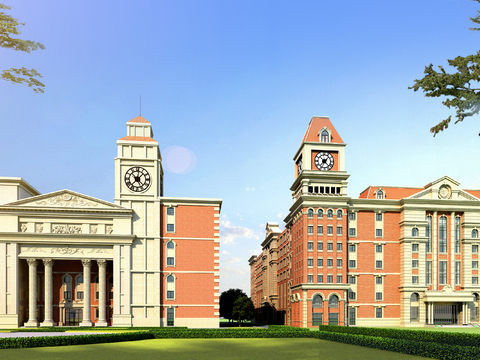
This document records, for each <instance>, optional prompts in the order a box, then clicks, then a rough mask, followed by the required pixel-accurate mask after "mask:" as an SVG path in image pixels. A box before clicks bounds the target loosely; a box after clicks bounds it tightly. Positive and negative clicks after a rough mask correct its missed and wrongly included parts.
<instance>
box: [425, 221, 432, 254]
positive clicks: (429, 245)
mask: <svg viewBox="0 0 480 360" xmlns="http://www.w3.org/2000/svg"><path fill="white" fill-rule="evenodd" d="M431 228H432V217H431V216H430V215H429V216H427V227H426V228H425V235H426V236H427V253H428V252H431V251H432V250H431V248H432V235H431V231H430V229H431Z"/></svg>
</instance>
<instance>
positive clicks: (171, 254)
mask: <svg viewBox="0 0 480 360" xmlns="http://www.w3.org/2000/svg"><path fill="white" fill-rule="evenodd" d="M166 247H167V251H166V255H167V259H166V260H167V266H175V243H174V242H173V241H168V242H167V245H166Z"/></svg>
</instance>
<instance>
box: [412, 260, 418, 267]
mask: <svg viewBox="0 0 480 360" xmlns="http://www.w3.org/2000/svg"><path fill="white" fill-rule="evenodd" d="M412 268H414V269H417V268H418V260H412Z"/></svg>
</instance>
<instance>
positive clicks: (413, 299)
mask: <svg viewBox="0 0 480 360" xmlns="http://www.w3.org/2000/svg"><path fill="white" fill-rule="evenodd" d="M410 321H412V322H417V321H418V294H417V293H413V294H412V295H411V296H410Z"/></svg>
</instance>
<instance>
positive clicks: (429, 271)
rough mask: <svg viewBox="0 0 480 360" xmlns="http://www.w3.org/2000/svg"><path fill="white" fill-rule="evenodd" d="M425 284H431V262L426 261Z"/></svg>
mask: <svg viewBox="0 0 480 360" xmlns="http://www.w3.org/2000/svg"><path fill="white" fill-rule="evenodd" d="M425 274H426V279H425V280H426V282H427V284H431V283H432V262H431V261H427V268H426V272H425Z"/></svg>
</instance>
